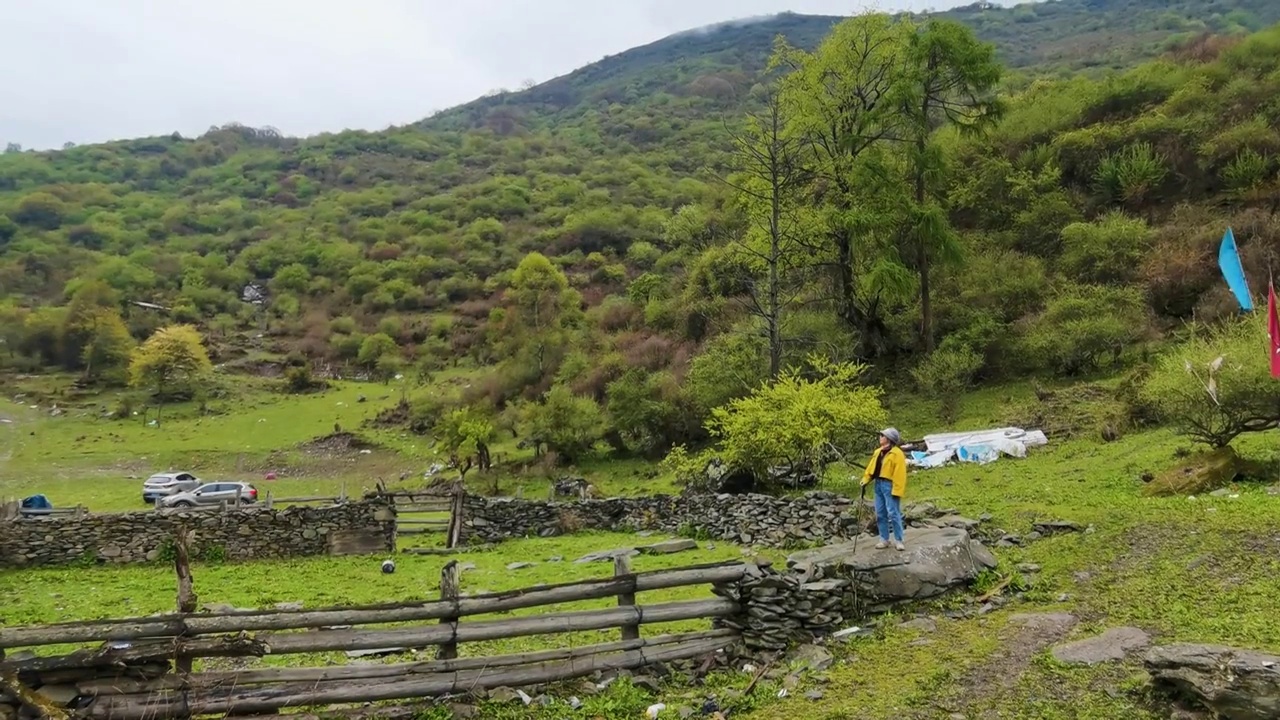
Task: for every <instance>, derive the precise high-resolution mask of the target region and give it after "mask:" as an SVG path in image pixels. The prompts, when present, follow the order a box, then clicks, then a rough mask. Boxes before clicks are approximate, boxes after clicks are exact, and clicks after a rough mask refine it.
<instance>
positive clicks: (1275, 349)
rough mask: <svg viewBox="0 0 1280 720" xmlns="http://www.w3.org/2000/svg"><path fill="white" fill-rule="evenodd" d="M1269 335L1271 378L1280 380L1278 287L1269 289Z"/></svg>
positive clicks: (1272, 285) (1271, 285)
mask: <svg viewBox="0 0 1280 720" xmlns="http://www.w3.org/2000/svg"><path fill="white" fill-rule="evenodd" d="M1267 335H1268V336H1269V337H1270V338H1271V377H1273V378H1280V315H1277V314H1276V286H1275V284H1274V283H1273V284H1270V285H1269V287H1268V288H1267Z"/></svg>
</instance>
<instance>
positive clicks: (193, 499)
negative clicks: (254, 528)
mask: <svg viewBox="0 0 1280 720" xmlns="http://www.w3.org/2000/svg"><path fill="white" fill-rule="evenodd" d="M237 497H238V498H239V499H240V503H241V504H242V505H243V504H245V503H254V502H257V501H258V489H257V488H255V487H254V486H252V485H250V484H249V483H243V482H218V483H205V484H204V485H201V486H200V487H198V488H196V489H195V490H191V491H190V492H181V493H177V494H175V495H170V496H169V497H166V498H161V499H160V501H159V505H160V507H162V508H192V507H195V506H197V505H221V504H222V503H224V502H225V503H227V504H230V505H234V504H235V503H236V498H237Z"/></svg>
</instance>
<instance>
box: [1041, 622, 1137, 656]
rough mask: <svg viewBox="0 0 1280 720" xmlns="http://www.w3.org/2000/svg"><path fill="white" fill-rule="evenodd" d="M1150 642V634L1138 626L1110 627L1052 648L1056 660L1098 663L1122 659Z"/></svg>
mask: <svg viewBox="0 0 1280 720" xmlns="http://www.w3.org/2000/svg"><path fill="white" fill-rule="evenodd" d="M1150 644H1151V636H1150V635H1147V633H1145V632H1143V631H1142V630H1140V629H1138V628H1133V627H1119V628H1112V629H1110V630H1107V631H1106V632H1104V633H1102V634H1101V635H1098V636H1096V637H1091V638H1085V639H1084V640H1076V641H1075V642H1069V643H1064V644H1062V645H1058V646H1056V647H1054V648H1053V657H1054V659H1055V660H1057V661H1058V662H1063V663H1069V664H1072V665H1098V664H1100V663H1104V662H1114V661H1117V660H1123V659H1124V658H1125V657H1126V656H1127V655H1128V654H1129V653H1131V652H1133V651H1135V650H1141V649H1143V648H1145V647H1147V646H1148V645H1150Z"/></svg>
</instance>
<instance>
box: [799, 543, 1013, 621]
mask: <svg viewBox="0 0 1280 720" xmlns="http://www.w3.org/2000/svg"><path fill="white" fill-rule="evenodd" d="M905 539H906V546H907V549H906V550H905V551H898V550H895V549H893V548H892V547H889V548H886V549H883V550H877V549H876V548H875V544H876V541H877V539H876V538H875V537H874V536H864V537H862V538H859V539H858V541H857V542H856V543H855V542H853V541H847V542H841V543H837V544H834V545H828V546H826V547H822V548H818V549H816V550H808V551H804V552H799V553H796V554H794V555H792V556H791V557H789V558H787V566H788V567H790V568H793V569H795V570H797V571H799V572H801V573H804V574H810V575H815V576H817V575H821V576H823V577H847V578H849V579H851V580H853V581H854V582H856V583H857V585H858V589H859V590H860V591H861V593H862V595H863V597H864V598H865V599H866V601H867V603H868V609H869V610H871V611H877V610H882V609H886V608H888V607H892V606H893V605H898V604H901V603H904V602H913V601H918V600H927V599H929V598H933V597H937V596H938V595H941V594H943V593H945V592H947V591H948V590H950V589H952V588H955V587H957V586H959V585H964V584H966V583H969V582H971V581H973V580H974V579H975V578H977V577H978V574H979V573H980V572H982V571H983V570H986V569H988V568H993V567H995V566H996V559H995V556H993V555H992V554H991V551H990V550H988V549H987V548H986V547H985V546H983V545H982V543H980V542H978V541H977V540H974V539H973V538H971V537H970V536H969V533H968V532H966V531H965V530H962V529H960V528H952V527H946V528H925V529H909V530H907V532H906V535H905Z"/></svg>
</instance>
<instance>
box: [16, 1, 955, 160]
mask: <svg viewBox="0 0 1280 720" xmlns="http://www.w3.org/2000/svg"><path fill="white" fill-rule="evenodd" d="M958 4H964V3H963V2H961V1H960V0H938V1H937V2H926V1H925V0H884V2H882V3H881V4H880V6H881V7H882V8H883V9H886V10H889V9H892V10H897V9H911V10H922V9H925V8H926V7H935V8H942V7H949V6H954V5H958ZM866 5H867V3H864V2H847V1H842V0H791V2H784V1H781V0H612V1H610V2H601V1H600V0H469V1H464V0H416V1H415V0H361V2H358V3H357V2H351V1H350V0H110V1H109V2H108V1H106V0H41V2H27V1H26V0H0V18H3V26H2V27H0V37H3V42H0V67H4V68H6V69H7V70H9V72H6V73H5V76H6V77H5V83H6V85H5V88H4V95H3V100H2V101H0V102H2V103H3V104H0V144H2V143H5V142H18V143H21V144H22V145H24V146H26V147H35V148H48V147H57V146H60V145H61V144H62V143H63V142H66V141H74V142H77V143H85V142H99V141H103V140H109V139H117V138H126V137H138V136H146V135H157V134H164V133H170V132H173V131H175V130H176V131H178V132H181V133H183V134H186V135H195V134H198V133H201V132H203V131H204V130H205V129H207V128H208V127H209V126H210V125H214V124H222V123H225V122H230V121H238V122H242V123H245V124H248V125H254V126H262V125H270V126H273V127H276V128H278V129H280V130H281V131H283V132H285V133H288V134H292V135H308V134H313V133H317V132H323V131H328V130H341V129H344V128H364V129H372V130H376V129H380V128H384V127H386V126H388V125H393V124H404V123H409V122H413V121H415V120H418V119H421V118H423V117H425V116H426V115H428V114H429V113H430V112H431V111H433V110H439V109H443V108H446V107H450V106H453V105H457V104H459V103H463V102H467V101H468V100H471V99H474V98H475V97H478V96H479V95H481V94H483V93H485V92H487V91H489V90H493V89H496V88H499V87H505V88H516V87H518V86H519V85H520V83H521V82H522V81H524V80H526V79H533V80H537V81H543V80H547V79H549V78H551V77H554V76H556V75H561V74H563V73H566V72H569V71H571V70H573V69H575V68H578V67H581V66H582V65H586V64H588V63H591V62H594V61H596V60H599V59H600V58H601V57H603V56H605V55H610V54H614V53H618V52H622V51H624V50H626V49H628V48H631V47H635V46H637V45H641V44H644V43H648V42H652V41H654V40H657V39H659V38H662V37H664V36H666V35H670V34H672V33H675V32H679V31H682V30H687V29H690V28H694V27H698V26H702V25H707V24H711V23H716V22H721V21H724V20H730V19H734V18H743V17H750V16H754V15H761V14H770V13H776V12H782V11H786V10H790V11H794V12H801V13H821V14H831V15H847V14H851V13H855V12H859V11H861V10H863V9H865V7H866Z"/></svg>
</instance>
